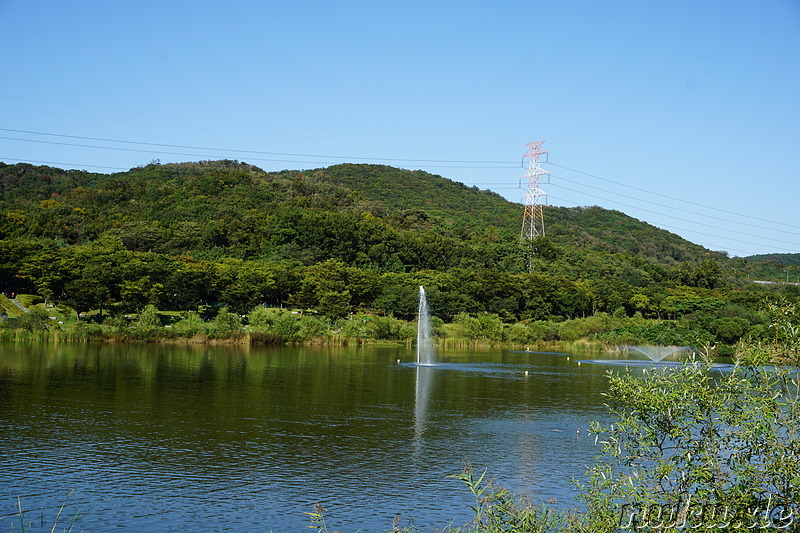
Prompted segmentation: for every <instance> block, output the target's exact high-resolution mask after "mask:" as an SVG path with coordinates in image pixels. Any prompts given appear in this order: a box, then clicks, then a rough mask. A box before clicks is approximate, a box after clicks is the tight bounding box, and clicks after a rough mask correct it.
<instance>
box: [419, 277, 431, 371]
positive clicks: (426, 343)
mask: <svg viewBox="0 0 800 533" xmlns="http://www.w3.org/2000/svg"><path fill="white" fill-rule="evenodd" d="M431 337H432V334H431V317H430V313H429V312H428V300H427V298H426V297H425V288H424V287H423V286H422V285H420V286H419V310H418V313H417V364H418V365H432V364H433V340H432V338H431Z"/></svg>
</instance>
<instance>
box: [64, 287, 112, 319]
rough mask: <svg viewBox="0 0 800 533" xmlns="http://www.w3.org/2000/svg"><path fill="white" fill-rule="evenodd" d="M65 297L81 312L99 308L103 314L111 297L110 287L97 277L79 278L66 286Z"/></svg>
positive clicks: (71, 305)
mask: <svg viewBox="0 0 800 533" xmlns="http://www.w3.org/2000/svg"><path fill="white" fill-rule="evenodd" d="M64 292H65V298H63V299H62V301H63V302H64V303H65V304H67V305H68V306H70V307H72V308H73V309H75V311H77V312H78V314H79V315H80V313H85V312H87V311H90V310H92V309H99V310H100V316H101V317H102V316H103V307H104V306H105V304H106V302H107V301H108V299H109V297H110V291H109V290H108V287H106V286H105V285H103V284H102V283H100V282H99V281H97V280H96V279H77V280H73V281H70V282H68V283H67V284H66V285H65V286H64Z"/></svg>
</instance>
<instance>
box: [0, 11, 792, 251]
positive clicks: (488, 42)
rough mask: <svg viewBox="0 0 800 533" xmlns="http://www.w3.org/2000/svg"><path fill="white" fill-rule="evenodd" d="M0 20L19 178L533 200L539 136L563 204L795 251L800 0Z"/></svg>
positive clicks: (50, 15)
mask: <svg viewBox="0 0 800 533" xmlns="http://www.w3.org/2000/svg"><path fill="white" fill-rule="evenodd" d="M0 22H1V23H2V27H3V32H2V33H0V65H2V68H3V82H2V83H0V128H3V129H2V130H0V160H2V161H5V162H7V163H16V162H18V161H28V162H34V163H36V162H50V163H51V164H53V165H54V166H61V167H64V168H86V169H87V170H94V171H101V172H112V171H115V170H116V169H128V168H131V167H134V166H137V165H141V164H145V163H148V162H149V161H151V160H153V159H160V160H161V161H162V162H171V161H192V160H200V159H218V158H224V157H228V158H232V159H239V160H242V161H247V162H249V163H252V164H255V165H257V166H259V167H261V168H264V169H265V170H281V169H287V168H288V169H303V168H316V167H320V166H327V165H330V164H335V163H340V162H378V163H385V164H391V165H395V166H400V167H405V168H412V169H416V168H422V169H424V170H428V171H430V172H433V173H436V174H440V175H443V176H445V177H448V178H451V179H454V180H457V181H461V182H464V183H466V184H468V185H478V186H479V187H481V188H488V189H493V190H496V191H497V192H499V193H501V194H503V195H504V196H506V197H507V198H509V199H511V200H513V201H519V200H520V199H521V197H522V193H523V191H522V190H520V189H518V186H519V183H520V176H521V175H522V173H523V171H524V169H523V168H521V167H520V164H521V156H522V155H523V153H524V152H525V144H526V143H528V142H531V141H538V140H544V141H546V142H545V144H544V148H546V149H547V150H549V152H550V153H549V161H550V162H551V163H552V164H551V165H549V166H546V167H545V168H547V169H548V170H549V171H550V172H551V178H550V184H548V185H545V186H544V187H543V188H544V189H545V191H546V192H548V194H549V197H548V203H550V204H553V205H565V206H575V205H600V206H603V207H606V208H610V209H618V210H620V211H623V212H625V213H627V214H629V215H631V216H634V217H636V218H639V219H642V220H646V221H648V222H650V223H652V224H655V225H657V226H659V227H663V228H665V229H669V230H670V231H673V232H675V233H677V234H679V235H681V236H683V237H685V238H687V239H689V240H691V241H692V242H696V243H698V244H702V245H704V246H707V247H708V248H711V249H714V250H726V251H728V252H729V253H730V254H731V255H750V254H756V253H770V252H782V253H788V252H800V217H798V216H797V212H798V209H797V205H796V203H797V198H798V196H799V195H798V193H800V180H798V178H800V175H798V174H799V173H798V159H799V158H800V157H799V156H798V154H800V126H798V124H800V121H799V120H798V119H800V1H798V0H762V1H759V2H754V1H752V0H751V1H748V2H744V1H739V0H724V1H723V0H718V1H711V0H692V1H685V0H674V1H669V2H667V1H661V2H656V1H645V0H636V1H618V0H609V1H606V2H599V1H577V0H566V1H550V2H540V1H506V2H470V1H462V2H449V1H426V2H420V1H416V0H410V1H405V2H358V1H348V0H342V1H340V2H318V1H306V2H274V1H258V2H256V1H238V0H228V1H226V2H204V1H192V2H185V1H163V0H160V1H157V2H156V1H150V0H140V1H137V2H124V1H119V2H108V1H103V2H100V1H96V2H95V1H80V0H78V1H75V2H56V1H29V0H24V1H23V0H0ZM9 130H15V131H9ZM23 132H30V133H23ZM69 136H71V137H69ZM78 137H88V138H91V139H80V138H78ZM98 139H109V140H115V141H127V142H110V141H101V140H98ZM57 143H60V144H57ZM135 143H152V144H150V145H147V144H135ZM165 145H173V146H184V147H198V148H201V149H194V148H192V149H188V148H175V147H167V146H165ZM248 151H249V152H248ZM276 154H293V155H276ZM434 160H435V161H434ZM473 161H480V163H474V162H473ZM520 216H521V214H520ZM545 224H546V220H545Z"/></svg>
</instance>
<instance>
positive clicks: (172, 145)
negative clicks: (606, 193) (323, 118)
mask: <svg viewBox="0 0 800 533" xmlns="http://www.w3.org/2000/svg"><path fill="white" fill-rule="evenodd" d="M0 131H8V132H12V133H24V134H29V135H45V136H48V137H61V138H66V139H80V140H84V141H98V142H113V143H122V144H133V145H138V146H154V147H163V148H179V149H183V150H210V151H212V152H228V153H237V154H256V155H276V156H282V157H311V158H318V159H347V160H359V161H396V162H406V163H460V164H476V165H478V164H481V165H513V167H511V166H503V167H490V168H517V167H519V164H518V163H516V162H509V161H482V160H460V159H407V158H391V157H352V156H343V155H319V154H297V153H287V152H267V151H262V150H238V149H231V148H210V147H207V146H187V145H181V144H164V143H152V142H141V141H128V140H122V139H108V138H103V137H84V136H80V135H65V134H60V133H47V132H42V131H30V130H16V129H10V128H0ZM0 138H3V139H10V140H15V141H27V140H30V139H16V138H9V137H0ZM33 142H36V141H33ZM39 142H43V141H39ZM68 146H72V145H68ZM76 146H82V147H85V148H110V147H100V146H87V145H76ZM156 153H168V154H170V155H194V154H181V153H177V154H172V153H169V152H156ZM269 161H271V160H269ZM290 162H298V161H290Z"/></svg>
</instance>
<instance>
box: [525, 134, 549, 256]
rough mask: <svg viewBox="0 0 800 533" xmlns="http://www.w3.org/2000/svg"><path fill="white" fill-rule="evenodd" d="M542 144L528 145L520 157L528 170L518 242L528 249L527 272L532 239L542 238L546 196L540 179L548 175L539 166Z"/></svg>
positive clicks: (539, 142) (537, 142)
mask: <svg viewBox="0 0 800 533" xmlns="http://www.w3.org/2000/svg"><path fill="white" fill-rule="evenodd" d="M543 143H544V141H536V142H532V143H528V144H527V145H526V146H527V147H528V151H527V152H525V155H524V156H522V157H523V158H528V168H527V170H526V171H525V174H524V175H523V177H524V178H527V181H528V188H527V190H526V191H525V195H524V196H523V197H522V204H523V206H524V209H525V213H524V215H523V217H522V232H521V233H520V236H519V242H520V244H521V245H523V246H525V247H527V248H528V254H527V256H528V269H529V270H530V269H531V268H532V262H531V258H532V255H533V239H535V238H536V237H544V213H543V211H542V202H541V200H542V198H543V197H545V196H547V193H545V192H544V191H543V190H542V189H541V181H542V180H541V177H542V176H544V175H547V174H550V173H549V172H548V171H546V170H544V169H543V168H542V167H541V166H540V165H539V163H540V161H539V158H540V157H541V156H542V155H544V154H546V153H547V151H546V150H542V144H543Z"/></svg>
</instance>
